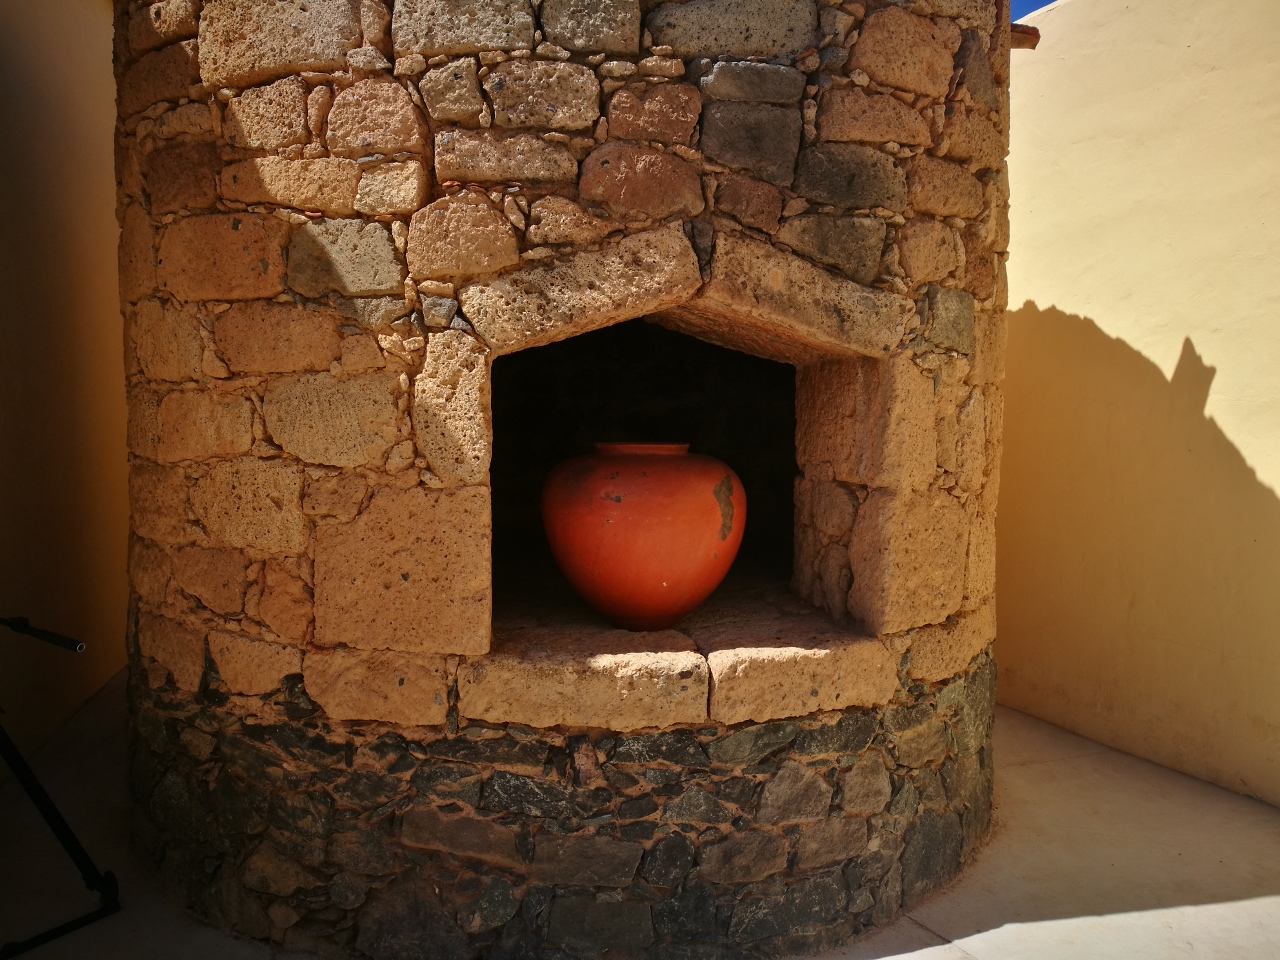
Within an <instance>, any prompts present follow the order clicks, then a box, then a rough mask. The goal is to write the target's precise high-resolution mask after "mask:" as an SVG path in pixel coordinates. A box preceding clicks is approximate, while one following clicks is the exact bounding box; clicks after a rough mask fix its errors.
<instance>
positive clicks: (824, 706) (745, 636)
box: [699, 624, 898, 723]
mask: <svg viewBox="0 0 1280 960" xmlns="http://www.w3.org/2000/svg"><path fill="white" fill-rule="evenodd" d="M769 626H770V625H769V624H765V625H763V632H764V633H769V634H770V635H769V636H767V637H765V636H760V637H758V638H757V637H753V636H752V635H751V630H750V628H749V627H744V628H741V629H738V630H736V631H732V632H726V635H725V636H723V637H721V638H719V639H715V640H711V639H709V640H707V641H705V642H704V641H702V640H699V646H700V647H701V648H702V649H704V650H709V651H710V652H708V653H707V666H708V668H709V669H710V671H711V719H712V720H716V721H719V722H720V723H742V722H743V721H745V720H755V721H757V722H760V721H764V720H773V719H776V718H779V717H802V716H804V715H805V714H809V713H815V712H817V711H819V710H844V709H846V708H848V707H850V706H864V707H869V706H879V705H881V704H884V703H887V702H888V701H889V699H890V697H892V696H893V692H894V690H896V689H897V685H898V658H897V656H896V655H895V654H894V653H893V652H892V651H890V650H889V649H888V648H887V647H886V646H884V644H882V643H879V642H878V641H876V640H871V639H868V638H867V637H863V636H859V635H857V634H853V633H841V632H837V630H836V629H835V628H833V630H832V632H830V633H826V634H822V635H819V636H816V637H804V636H803V635H800V636H797V637H796V638H795V640H794V641H793V645H790V646H788V645H786V643H785V642H780V641H779V640H778V639H776V638H775V637H774V636H773V635H772V633H771V632H770V631H769V630H768V627H769ZM785 639H791V638H789V637H787V638H785ZM815 691H816V692H815Z"/></svg>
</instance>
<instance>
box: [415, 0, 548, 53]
mask: <svg viewBox="0 0 1280 960" xmlns="http://www.w3.org/2000/svg"><path fill="white" fill-rule="evenodd" d="M533 30H534V20H533V9H532V8H531V7H530V6H529V0H399V2H398V3H397V4H396V5H395V12H394V14H393V15H392V20H391V36H392V38H393V39H394V42H395V49H396V56H397V57H407V56H409V54H411V53H420V54H422V56H424V57H427V58H430V57H435V56H439V55H440V54H453V53H476V52H477V51H480V50H529V49H532V47H533Z"/></svg>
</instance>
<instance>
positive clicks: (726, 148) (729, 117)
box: [698, 102, 802, 187]
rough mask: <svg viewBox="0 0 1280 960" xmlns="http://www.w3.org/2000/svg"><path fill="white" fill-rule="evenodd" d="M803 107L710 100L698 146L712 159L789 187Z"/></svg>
mask: <svg viewBox="0 0 1280 960" xmlns="http://www.w3.org/2000/svg"><path fill="white" fill-rule="evenodd" d="M801 127H802V121H801V117H800V111H799V110H797V109H796V108H795V107H779V106H773V105H771V104H764V103H732V102H730V103H708V104H707V106H706V107H705V108H704V109H703V111H702V138H701V139H700V140H699V141H698V146H699V147H700V148H701V149H702V152H703V153H704V154H706V156H707V158H708V159H709V160H712V161H714V162H716V163H720V164H724V165H725V166H727V167H733V168H735V169H738V170H746V171H747V172H748V173H751V174H753V175H754V176H756V177H758V178H759V179H761V180H765V181H767V182H769V183H776V184H777V185H779V186H783V187H789V186H790V185H791V181H792V180H793V179H794V178H795V169H796V156H797V155H798V153H799V151H800V131H801Z"/></svg>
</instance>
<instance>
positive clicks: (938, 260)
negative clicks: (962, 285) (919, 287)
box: [898, 217, 963, 283]
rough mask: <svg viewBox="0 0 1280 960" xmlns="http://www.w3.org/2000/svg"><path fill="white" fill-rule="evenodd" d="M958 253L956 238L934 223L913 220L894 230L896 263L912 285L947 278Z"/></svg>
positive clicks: (957, 237) (925, 218)
mask: <svg viewBox="0 0 1280 960" xmlns="http://www.w3.org/2000/svg"><path fill="white" fill-rule="evenodd" d="M962 252H963V246H962V244H961V243H960V236H959V234H957V233H956V232H955V231H954V230H952V229H951V228H950V227H948V226H947V225H946V224H945V223H941V222H939V221H937V220H931V219H929V218H927V217H917V218H916V219H914V220H908V221H907V223H906V225H905V226H903V227H901V228H899V230H898V263H899V264H900V265H901V266H902V269H903V270H904V271H906V274H907V276H908V277H910V278H911V279H912V280H913V281H914V282H915V283H929V282H930V281H933V280H941V279H942V278H943V277H946V276H948V275H949V274H951V273H952V272H953V271H954V270H955V269H956V268H957V267H958V266H960V256H961V253H962Z"/></svg>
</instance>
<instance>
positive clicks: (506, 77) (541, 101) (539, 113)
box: [484, 60, 600, 130]
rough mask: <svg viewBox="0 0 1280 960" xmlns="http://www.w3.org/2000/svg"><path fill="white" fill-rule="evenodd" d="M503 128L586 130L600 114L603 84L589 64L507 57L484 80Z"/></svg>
mask: <svg viewBox="0 0 1280 960" xmlns="http://www.w3.org/2000/svg"><path fill="white" fill-rule="evenodd" d="M484 89H485V92H486V93H488V94H489V100H490V102H491V103H492V104H493V122H494V124H495V125H496V126H499V127H540V128H543V129H547V130H582V129H585V128H587V127H590V126H592V125H593V124H594V123H595V122H596V119H597V118H598V117H599V116H600V84H599V83H598V82H597V81H596V75H595V74H594V73H593V72H592V71H591V69H590V68H589V67H584V66H582V65H581V64H577V63H560V62H558V61H554V60H507V61H505V62H503V63H499V64H497V65H496V66H495V67H494V68H493V69H492V70H491V71H490V72H489V75H488V76H486V77H485V78H484Z"/></svg>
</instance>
